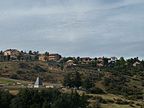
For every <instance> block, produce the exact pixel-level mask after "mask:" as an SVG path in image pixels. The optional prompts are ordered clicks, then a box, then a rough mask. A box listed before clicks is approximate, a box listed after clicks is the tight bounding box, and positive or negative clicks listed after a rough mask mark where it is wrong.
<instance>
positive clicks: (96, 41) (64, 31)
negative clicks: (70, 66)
mask: <svg viewBox="0 0 144 108" xmlns="http://www.w3.org/2000/svg"><path fill="white" fill-rule="evenodd" d="M143 10H144V1H143V0H136V1H132V0H24V1H19V0H13V1H8V0H4V1H3V0H0V38H1V40H0V46H1V48H2V49H6V48H18V49H24V50H28V49H34V50H40V51H43V50H47V51H50V52H59V53H61V54H63V55H64V56H71V55H74V56H103V55H105V56H114V55H116V56H126V57H130V56H140V57H144V56H143V54H144V53H143V50H144V48H143V43H144V37H143V34H144V31H143V28H144V20H143V19H144V11H143Z"/></svg>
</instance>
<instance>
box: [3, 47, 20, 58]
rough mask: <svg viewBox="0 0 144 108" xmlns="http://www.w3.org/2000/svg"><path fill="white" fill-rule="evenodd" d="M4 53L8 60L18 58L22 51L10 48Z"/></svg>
mask: <svg viewBox="0 0 144 108" xmlns="http://www.w3.org/2000/svg"><path fill="white" fill-rule="evenodd" d="M3 55H4V56H5V57H6V58H7V60H12V61H14V60H18V56H19V55H20V51H18V50H16V49H8V50H6V51H4V52H3Z"/></svg>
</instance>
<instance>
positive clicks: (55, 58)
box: [48, 54, 61, 61]
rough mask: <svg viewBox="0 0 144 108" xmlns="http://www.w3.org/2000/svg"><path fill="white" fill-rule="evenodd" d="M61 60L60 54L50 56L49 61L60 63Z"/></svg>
mask: <svg viewBox="0 0 144 108" xmlns="http://www.w3.org/2000/svg"><path fill="white" fill-rule="evenodd" d="M60 59H61V55H59V54H49V56H48V60H49V61H58V60H60Z"/></svg>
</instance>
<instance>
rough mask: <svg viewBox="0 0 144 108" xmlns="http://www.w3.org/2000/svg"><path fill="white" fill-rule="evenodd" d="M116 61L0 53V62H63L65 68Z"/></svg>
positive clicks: (101, 58)
mask: <svg viewBox="0 0 144 108" xmlns="http://www.w3.org/2000/svg"><path fill="white" fill-rule="evenodd" d="M117 60H118V58H117V57H109V58H108V57H95V58H91V57H67V58H66V57H62V56H61V55H60V54H58V53H49V52H45V53H43V54H41V53H39V52H38V51H31V50H30V51H29V52H24V51H19V50H17V49H7V50H5V51H1V52H0V61H1V62H3V61H43V62H64V63H65V64H66V66H75V65H77V64H83V65H84V64H85V65H88V64H92V65H93V66H97V67H104V66H113V65H114V63H116V61H117ZM132 62H133V66H137V65H140V64H141V62H140V60H139V59H138V57H137V58H134V59H133V60H132Z"/></svg>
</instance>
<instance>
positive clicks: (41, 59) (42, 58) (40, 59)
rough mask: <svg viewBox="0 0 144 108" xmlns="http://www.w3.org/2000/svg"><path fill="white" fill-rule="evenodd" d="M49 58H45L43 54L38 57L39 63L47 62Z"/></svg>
mask: <svg viewBox="0 0 144 108" xmlns="http://www.w3.org/2000/svg"><path fill="white" fill-rule="evenodd" d="M48 60H49V56H46V55H45V54H41V55H39V61H48Z"/></svg>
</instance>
